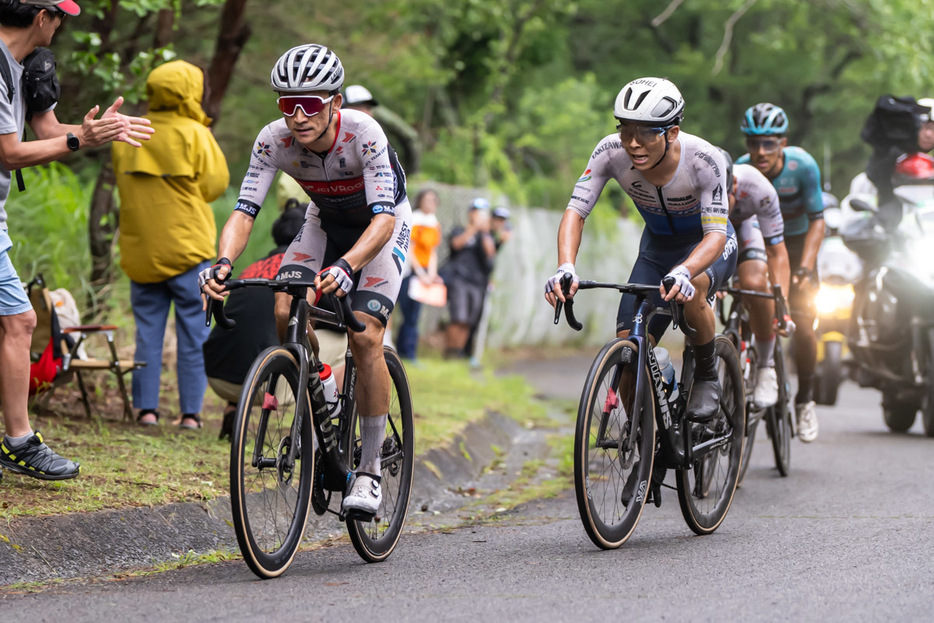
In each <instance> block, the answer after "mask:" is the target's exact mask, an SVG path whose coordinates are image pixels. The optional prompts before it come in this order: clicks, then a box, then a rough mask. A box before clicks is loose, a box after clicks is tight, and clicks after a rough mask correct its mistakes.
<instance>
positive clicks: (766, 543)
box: [0, 361, 934, 622]
mask: <svg viewBox="0 0 934 623" xmlns="http://www.w3.org/2000/svg"><path fill="white" fill-rule="evenodd" d="M581 367H582V366H581V365H580V362H577V363H576V364H574V365H569V364H566V363H565V364H559V363H555V362H547V361H545V362H542V361H539V362H534V363H529V364H526V365H525V367H524V368H523V372H525V373H527V374H531V375H532V376H533V377H534V378H535V379H536V380H537V381H538V382H539V383H540V387H541V388H542V390H543V392H545V393H548V394H550V395H554V394H556V393H557V394H562V395H565V396H576V394H577V392H578V391H579V390H578V388H579V387H580V379H575V378H574V376H573V374H571V376H569V372H568V370H574V369H580V368H581ZM878 405H879V399H878V394H877V393H875V392H873V391H869V390H861V389H859V388H857V387H855V386H852V385H846V386H845V388H844V391H842V393H841V400H840V404H839V405H838V406H837V407H835V408H821V409H819V416H820V424H821V431H820V437H819V438H818V440H817V441H816V442H815V443H813V444H809V445H805V444H802V443H800V442H798V441H795V442H794V444H793V447H792V473H791V475H790V476H789V477H788V478H780V477H779V476H778V474H777V472H776V471H775V469H774V467H773V464H772V456H771V448H770V446H769V442H768V440H767V439H766V437H765V435H764V432H762V431H760V436H759V438H758V441H757V443H756V446H755V450H754V454H753V458H752V464H751V466H750V469H749V473H748V474H747V476H746V480H745V483H744V484H743V486H742V488H741V489H740V490H739V491H738V493H737V496H736V499H735V501H734V503H733V507H732V509H731V511H730V514H729V516H728V517H727V519H726V521H725V522H724V524H723V525H722V526H721V528H720V529H719V530H718V531H717V532H716V533H715V534H713V535H710V536H706V537H697V536H694V535H693V533H692V532H691V531H690V530H689V529H688V528H687V526H686V525H685V523H684V521H683V519H682V518H681V514H680V511H679V508H678V502H677V495H676V494H675V493H674V492H673V491H667V490H665V491H663V504H662V507H661V508H658V509H656V508H654V507H651V506H650V507H648V508H647V509H646V512H645V513H644V514H643V517H642V520H641V522H640V523H639V525H638V527H637V529H636V532H635V534H634V536H633V537H632V539H631V540H630V541H629V542H628V543H627V544H625V545H624V546H623V547H622V548H621V549H619V550H615V551H608V552H604V551H600V550H598V549H597V548H596V547H595V546H593V545H592V544H591V542H590V540H589V539H588V538H587V536H586V535H585V534H584V531H583V528H582V527H581V524H580V519H579V517H578V514H577V507H576V503H575V501H574V493H573V490H571V489H568V490H566V491H565V492H564V493H563V494H562V495H560V496H559V497H557V498H552V499H546V500H536V501H533V502H531V503H527V504H525V505H522V506H520V507H518V508H517V509H515V510H514V511H511V512H510V513H508V514H507V515H506V516H505V517H503V518H500V519H498V520H496V521H492V522H486V523H482V524H471V523H470V522H468V523H466V524H463V523H460V524H459V522H458V521H457V520H456V518H455V517H454V516H452V517H450V518H445V517H443V516H442V517H438V518H436V520H435V522H434V523H435V525H437V526H444V525H448V526H449V527H447V528H438V529H434V530H426V529H425V528H422V529H420V530H418V531H415V532H413V533H411V534H407V535H405V536H404V538H403V541H402V542H401V544H400V546H399V547H398V549H397V550H396V552H395V553H394V554H393V556H392V557H391V558H390V559H389V560H388V561H387V562H385V563H381V564H375V565H367V564H364V563H363V562H361V561H360V559H359V558H358V557H357V555H356V553H355V552H354V551H353V548H352V547H351V546H350V545H349V544H348V543H345V542H344V543H339V544H336V545H333V546H328V547H323V548H320V549H317V550H315V551H308V552H302V553H300V554H299V555H298V557H297V558H296V561H295V563H294V564H293V565H292V567H291V568H290V570H289V572H288V573H287V575H285V576H284V577H281V578H279V579H277V580H273V581H265V582H262V581H258V580H256V579H255V578H254V577H253V575H252V574H251V573H250V571H249V570H248V569H247V567H246V565H244V564H243V563H242V562H241V561H231V562H226V563H221V564H213V565H199V566H195V567H190V568H186V569H182V570H179V571H172V572H166V573H159V574H154V575H150V576H145V577H137V578H133V579H129V580H119V581H100V580H96V581H81V582H68V583H64V584H59V585H52V586H48V587H41V588H38V589H37V591H38V592H35V593H26V592H25V591H22V590H20V591H18V592H11V591H7V592H6V593H0V609H2V612H3V613H4V615H5V618H6V619H8V620H20V619H21V617H22V618H24V619H25V617H28V619H25V620H29V621H31V622H38V621H92V620H93V621H99V620H103V619H106V618H115V619H117V620H120V621H136V620H139V621H143V620H147V621H149V620H161V619H169V618H170V617H171V618H172V619H173V620H186V621H187V620H192V621H195V620H197V621H213V620H223V621H243V620H247V619H256V618H261V619H262V620H270V619H272V618H273V617H274V616H275V617H283V618H287V619H290V620H299V621H304V620H325V619H326V620H328V621H351V620H353V621H367V620H370V619H375V618H378V619H379V620H387V621H415V620H418V621H432V620H444V621H468V620H470V621H478V620H479V621H487V620H494V619H495V620H507V621H542V620H545V621H558V620H594V619H598V618H603V617H607V616H613V617H625V618H629V619H635V620H674V621H684V620H690V621H710V620H729V621H774V620H779V619H781V620H800V621H817V620H820V621H876V620H883V619H884V620H897V621H929V620H931V619H932V613H934V605H932V603H934V583H932V579H934V573H932V570H934V563H932V557H934V539H932V536H931V535H932V528H934V495H932V494H934V486H932V484H931V483H932V481H934V478H932V476H934V461H932V449H934V440H928V439H926V438H924V437H923V436H922V434H921V432H920V427H919V425H916V427H915V428H914V429H913V430H912V431H911V433H910V434H908V435H894V434H890V433H888V432H886V430H885V428H884V425H883V423H882V417H881V412H880V408H879V406H878ZM458 525H459V527H457V526H458ZM452 526H453V527H452Z"/></svg>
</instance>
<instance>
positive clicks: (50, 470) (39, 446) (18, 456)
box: [0, 433, 81, 480]
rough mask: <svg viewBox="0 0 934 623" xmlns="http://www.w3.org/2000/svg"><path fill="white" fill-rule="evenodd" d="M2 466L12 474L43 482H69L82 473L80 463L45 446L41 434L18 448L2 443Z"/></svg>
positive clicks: (0, 446) (0, 457) (0, 459)
mask: <svg viewBox="0 0 934 623" xmlns="http://www.w3.org/2000/svg"><path fill="white" fill-rule="evenodd" d="M0 465H2V466H3V467H5V468H7V469H8V470H10V471H11V472H18V473H20V474H25V475H26V476H32V477H33V478H39V479H41V480H67V479H69V478H74V477H75V476H77V475H78V473H79V472H80V471H81V465H80V464H79V463H75V462H74V461H69V460H68V459H66V458H65V457H63V456H61V455H59V454H57V453H55V452H53V451H52V449H51V448H50V447H48V446H47V445H45V443H44V442H43V441H42V435H40V434H39V433H36V434H34V435H33V436H32V437H30V438H29V439H27V440H26V443H24V444H23V445H21V446H17V447H16V448H10V447H9V446H7V443H6V440H5V439H4V440H3V443H0Z"/></svg>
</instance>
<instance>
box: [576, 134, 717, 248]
mask: <svg viewBox="0 0 934 623" xmlns="http://www.w3.org/2000/svg"><path fill="white" fill-rule="evenodd" d="M676 140H677V141H679V142H680V143H681V159H680V161H679V162H678V168H677V170H676V171H675V174H674V176H673V177H672V178H671V181H670V182H668V183H667V184H665V185H664V186H661V187H659V186H655V185H654V184H652V183H651V182H649V181H648V180H646V179H645V177H644V176H643V175H642V173H640V172H639V171H637V170H636V169H634V168H633V166H632V161H631V160H630V158H629V155H628V154H627V153H626V150H625V149H623V144H622V142H620V138H619V135H617V134H611V135H609V136H607V137H606V138H604V139H603V140H602V141H600V143H598V144H597V147H596V149H594V152H593V154H592V155H591V156H590V161H589V162H588V163H587V169H586V170H585V171H584V174H583V175H581V177H580V179H579V180H577V183H576V184H575V185H574V193H573V195H572V196H571V200H570V201H569V202H568V207H567V209H568V210H574V211H575V212H577V213H578V214H579V215H580V216H581V218H584V219H586V218H587V216H588V215H589V214H590V211H591V210H592V209H593V207H594V205H595V204H596V202H597V199H598V198H599V197H600V193H601V192H602V191H603V187H604V186H605V185H606V183H607V182H608V181H609V180H610V179H611V178H612V179H615V180H616V181H617V182H618V183H619V185H620V187H621V188H622V189H623V190H624V191H625V192H626V194H628V195H629V196H630V197H631V198H632V201H633V203H634V204H635V205H636V209H638V210H639V213H640V214H641V215H642V218H643V219H644V220H645V226H646V228H647V229H648V230H649V231H650V232H651V233H652V234H654V235H658V236H695V237H697V238H698V239H699V238H700V237H701V236H702V235H703V234H707V233H711V232H718V233H722V234H726V232H727V213H728V212H729V202H728V200H727V196H726V193H725V192H724V183H725V181H724V178H725V167H726V161H725V160H724V158H723V155H722V154H721V153H720V152H719V150H718V149H717V148H716V147H713V146H712V145H711V144H710V143H708V142H707V141H705V140H704V139H702V138H700V137H699V136H694V135H692V134H688V133H687V132H681V133H680V134H679V135H678V138H677V139H676Z"/></svg>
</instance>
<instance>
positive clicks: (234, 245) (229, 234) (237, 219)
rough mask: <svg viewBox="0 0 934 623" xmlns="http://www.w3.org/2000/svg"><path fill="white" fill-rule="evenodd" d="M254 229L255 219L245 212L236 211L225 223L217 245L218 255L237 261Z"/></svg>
mask: <svg viewBox="0 0 934 623" xmlns="http://www.w3.org/2000/svg"><path fill="white" fill-rule="evenodd" d="M252 231H253V219H252V218H251V217H249V216H247V215H246V214H244V213H243V212H234V213H233V214H231V215H230V218H228V219H227V222H226V223H225V224H224V229H223V230H222V231H221V239H220V242H219V243H218V245H217V257H218V258H221V257H226V258H227V259H229V260H230V261H231V262H235V261H236V260H237V258H238V257H240V254H241V253H243V250H244V249H246V243H247V241H249V239H250V232H252Z"/></svg>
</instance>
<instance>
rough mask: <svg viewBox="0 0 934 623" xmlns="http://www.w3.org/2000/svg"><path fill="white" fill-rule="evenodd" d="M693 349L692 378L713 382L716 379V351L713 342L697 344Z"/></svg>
mask: <svg viewBox="0 0 934 623" xmlns="http://www.w3.org/2000/svg"><path fill="white" fill-rule="evenodd" d="M693 349H694V378H695V379H699V380H702V381H713V380H716V378H717V349H716V346H714V341H713V340H710V341H709V342H707V343H706V344H697V345H695V346H693Z"/></svg>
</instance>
